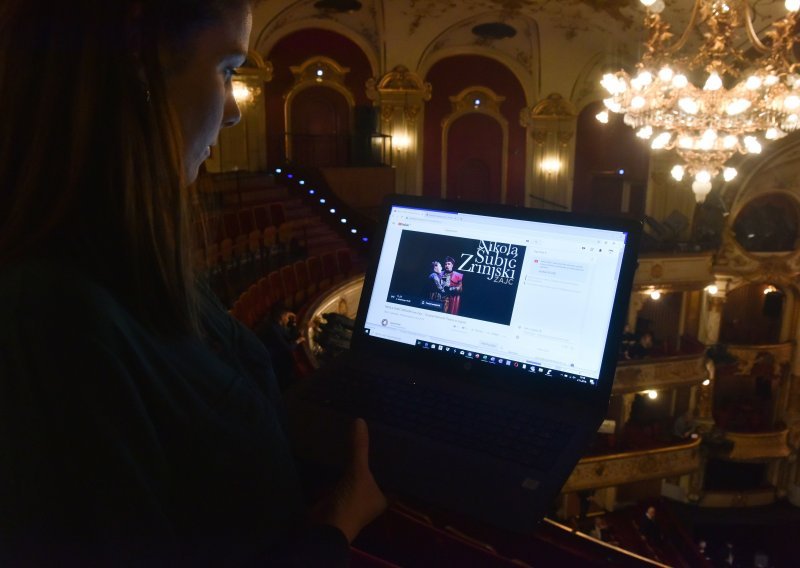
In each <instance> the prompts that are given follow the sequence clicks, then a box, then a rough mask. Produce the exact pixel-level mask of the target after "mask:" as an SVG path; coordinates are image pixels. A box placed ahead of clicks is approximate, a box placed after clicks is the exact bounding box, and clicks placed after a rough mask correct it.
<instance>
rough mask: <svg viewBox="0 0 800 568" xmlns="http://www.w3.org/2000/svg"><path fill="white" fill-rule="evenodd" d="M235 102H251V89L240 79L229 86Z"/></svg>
mask: <svg viewBox="0 0 800 568" xmlns="http://www.w3.org/2000/svg"><path fill="white" fill-rule="evenodd" d="M231 88H232V89H233V98H234V99H236V104H239V105H242V104H245V105H247V104H250V103H252V102H253V90H252V89H251V88H250V87H248V86H247V85H246V84H245V83H242V82H241V81H234V82H233V85H232V86H231Z"/></svg>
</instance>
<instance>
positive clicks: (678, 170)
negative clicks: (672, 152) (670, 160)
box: [669, 165, 686, 181]
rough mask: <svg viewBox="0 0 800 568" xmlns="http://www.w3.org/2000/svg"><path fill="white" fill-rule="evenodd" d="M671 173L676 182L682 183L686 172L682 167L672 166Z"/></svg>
mask: <svg viewBox="0 0 800 568" xmlns="http://www.w3.org/2000/svg"><path fill="white" fill-rule="evenodd" d="M669 173H670V174H672V177H673V178H674V179H675V181H682V180H683V176H684V174H685V173H686V170H685V169H684V167H683V166H680V165H679V166H672V169H671V170H670V171H669Z"/></svg>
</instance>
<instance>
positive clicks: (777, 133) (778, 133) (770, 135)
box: [764, 127, 786, 140]
mask: <svg viewBox="0 0 800 568" xmlns="http://www.w3.org/2000/svg"><path fill="white" fill-rule="evenodd" d="M784 136H786V133H785V132H784V131H782V130H781V129H780V128H775V127H772V128H770V129H768V130H767V131H766V132H765V133H764V138H766V139H767V140H778V139H780V138H783V137H784Z"/></svg>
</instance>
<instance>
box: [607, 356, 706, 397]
mask: <svg viewBox="0 0 800 568" xmlns="http://www.w3.org/2000/svg"><path fill="white" fill-rule="evenodd" d="M707 378H708V370H707V369H706V357H705V354H704V353H697V354H694V355H679V356H676V357H659V358H648V359H636V360H633V361H620V362H619V364H618V365H617V372H616V374H615V375H614V387H613V390H612V392H613V393H614V394H624V393H629V392H639V391H642V390H646V389H655V390H659V389H663V388H666V387H670V388H674V387H676V386H680V385H693V384H697V383H699V382H702V381H704V380H705V379H707Z"/></svg>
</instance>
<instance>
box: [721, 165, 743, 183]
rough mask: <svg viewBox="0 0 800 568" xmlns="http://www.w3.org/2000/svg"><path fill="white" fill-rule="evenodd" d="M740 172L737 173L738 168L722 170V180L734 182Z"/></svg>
mask: <svg viewBox="0 0 800 568" xmlns="http://www.w3.org/2000/svg"><path fill="white" fill-rule="evenodd" d="M738 174H739V172H737V171H736V168H725V169H724V170H722V179H724V180H725V181H733V180H734V179H735V178H736V176H737V175H738Z"/></svg>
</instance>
